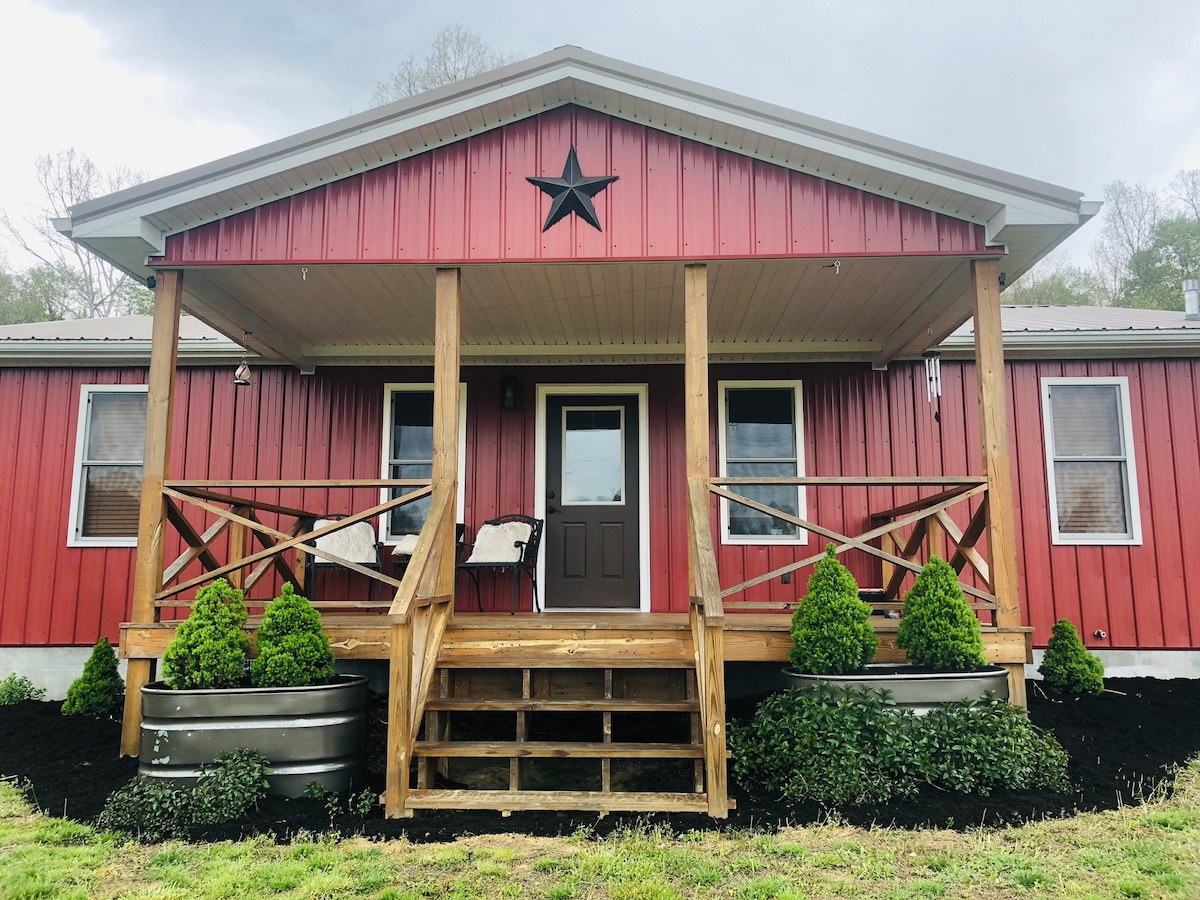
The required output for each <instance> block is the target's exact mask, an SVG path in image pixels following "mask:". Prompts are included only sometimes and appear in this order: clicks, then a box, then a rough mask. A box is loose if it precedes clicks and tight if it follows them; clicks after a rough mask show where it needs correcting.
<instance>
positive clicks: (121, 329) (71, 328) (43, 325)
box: [0, 316, 252, 367]
mask: <svg viewBox="0 0 1200 900" xmlns="http://www.w3.org/2000/svg"><path fill="white" fill-rule="evenodd" d="M153 322H154V318H153V316H114V317H111V318H96V319H66V320H64V321H61V322H30V323H27V324H23V325H2V326H0V366H8V367H12V366H60V365H146V364H147V362H148V361H149V359H150V335H151V331H152V326H153ZM241 354H242V348H241V346H240V345H238V344H237V342H235V341H231V340H230V339H229V338H227V337H225V335H223V334H221V333H220V332H219V331H216V330H215V329H213V328H211V327H209V326H208V325H206V324H205V323H203V322H201V321H200V320H199V319H197V318H196V317H195V316H181V317H180V319H179V361H180V362H181V363H192V364H198V363H214V364H220V363H225V362H230V361H234V360H237V359H239V358H240V357H241ZM251 355H252V354H251Z"/></svg>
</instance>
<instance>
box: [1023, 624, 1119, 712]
mask: <svg viewBox="0 0 1200 900" xmlns="http://www.w3.org/2000/svg"><path fill="white" fill-rule="evenodd" d="M1053 631H1054V633H1053V634H1052V635H1051V637H1050V641H1049V643H1048V644H1047V645H1046V656H1045V657H1044V658H1043V659H1042V664H1041V665H1040V666H1038V671H1039V672H1041V673H1042V677H1043V678H1044V679H1045V684H1046V688H1047V689H1048V690H1050V691H1051V693H1055V694H1099V693H1100V692H1101V691H1103V690H1104V665H1103V663H1101V662H1100V659H1099V658H1098V657H1097V656H1096V655H1095V654H1092V653H1089V652H1088V649H1087V647H1085V646H1084V645H1083V641H1081V640H1080V639H1079V634H1078V632H1076V631H1075V626H1074V625H1072V624H1071V622H1070V620H1068V619H1059V620H1058V621H1057V622H1055V623H1054V629H1053Z"/></svg>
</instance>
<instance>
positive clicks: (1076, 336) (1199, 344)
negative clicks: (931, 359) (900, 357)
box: [938, 328, 1200, 358]
mask: <svg viewBox="0 0 1200 900" xmlns="http://www.w3.org/2000/svg"><path fill="white" fill-rule="evenodd" d="M938 349H939V350H942V351H943V352H945V353H946V354H947V355H951V354H953V355H955V356H957V355H959V353H962V354H964V355H966V356H970V355H972V354H974V352H975V339H974V338H973V337H972V336H970V335H965V336H964V335H952V336H950V337H948V338H947V339H946V340H944V341H942V343H941V344H939V345H938ZM1004 352H1005V353H1006V354H1007V353H1027V354H1030V355H1036V356H1046V357H1053V356H1057V355H1063V354H1070V355H1074V356H1079V355H1081V354H1087V353H1098V354H1103V355H1104V356H1105V357H1111V356H1115V355H1122V356H1129V357H1131V358H1136V357H1140V356H1163V355H1165V354H1168V353H1179V354H1181V355H1186V356H1195V355H1197V354H1200V328H1172V329H1163V330H1161V331H1137V332H1129V331H1067V332H1063V331H1046V332H1014V333H1009V334H1006V335H1004Z"/></svg>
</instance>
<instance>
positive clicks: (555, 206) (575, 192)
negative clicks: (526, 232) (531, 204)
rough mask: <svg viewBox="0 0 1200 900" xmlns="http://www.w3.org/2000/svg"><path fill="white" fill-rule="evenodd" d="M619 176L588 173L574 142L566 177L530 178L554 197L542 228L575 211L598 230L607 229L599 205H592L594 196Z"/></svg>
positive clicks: (568, 155)
mask: <svg viewBox="0 0 1200 900" xmlns="http://www.w3.org/2000/svg"><path fill="white" fill-rule="evenodd" d="M618 177H619V176H617V175H596V176H593V177H588V176H585V175H584V174H583V172H581V171H580V169H579V159H578V158H577V157H576V156H575V147H574V145H572V147H571V152H570V153H568V154H567V164H566V165H565V166H563V173H562V178H527V179H526V180H527V181H529V182H530V183H531V184H536V185H537V186H538V187H539V188H541V189H542V191H543V192H545V193H547V194H549V195H550V196H551V197H553V198H554V202H553V203H551V204H550V212H549V214H548V215H547V216H546V224H545V225H543V226H542V231H543V232H546V231H549V230H550V227H551V226H552V225H553V224H554V223H555V222H557V221H558V220H559V219H563V218H565V217H566V216H568V215H570V214H571V213H575V215H577V216H579V218H581V219H583V221H585V222H587V223H588V224H589V225H591V226H592V227H593V228H595V229H596V230H597V231H603V230H604V229H602V228H601V227H600V220H599V219H598V218H596V207H595V206H593V205H592V198H593V197H595V196H596V195H597V194H598V193H600V192H601V191H602V190H604V189H605V188H606V187H608V186H609V185H610V184H612V183H613V182H614V181H616V180H617V178H618Z"/></svg>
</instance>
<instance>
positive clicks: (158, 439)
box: [121, 269, 183, 756]
mask: <svg viewBox="0 0 1200 900" xmlns="http://www.w3.org/2000/svg"><path fill="white" fill-rule="evenodd" d="M182 300H183V272H180V271H178V270H175V269H168V270H165V271H162V272H159V273H158V274H157V275H156V284H155V288H154V324H153V329H152V337H151V344H150V372H149V376H148V378H149V381H148V384H147V389H146V443H145V447H144V450H143V452H142V498H141V504H140V506H139V507H138V537H137V559H136V562H135V563H134V570H133V604H132V607H133V608H132V618H133V621H134V622H138V623H151V622H156V621H157V620H158V610H157V609H156V607H155V606H154V595H155V594H156V593H157V592H158V589H159V587H160V586H161V585H162V576H163V551H164V541H165V539H166V526H167V521H166V519H167V517H166V508H165V506H164V504H163V493H162V489H163V482H164V481H165V480H166V477H167V470H168V468H169V467H170V463H171V420H172V415H173V412H174V402H175V363H176V357H177V354H178V350H179V311H180V304H181V302H182ZM152 668H153V663H152V661H151V660H148V659H145V660H143V659H139V660H130V661H129V668H128V670H127V673H126V676H125V712H124V715H123V717H122V719H121V755H122V756H137V755H138V748H139V745H140V743H141V734H140V732H141V726H142V690H141V689H142V686H143V685H144V684H146V683H147V682H148V681H149V680H150V677H151V671H152Z"/></svg>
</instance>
